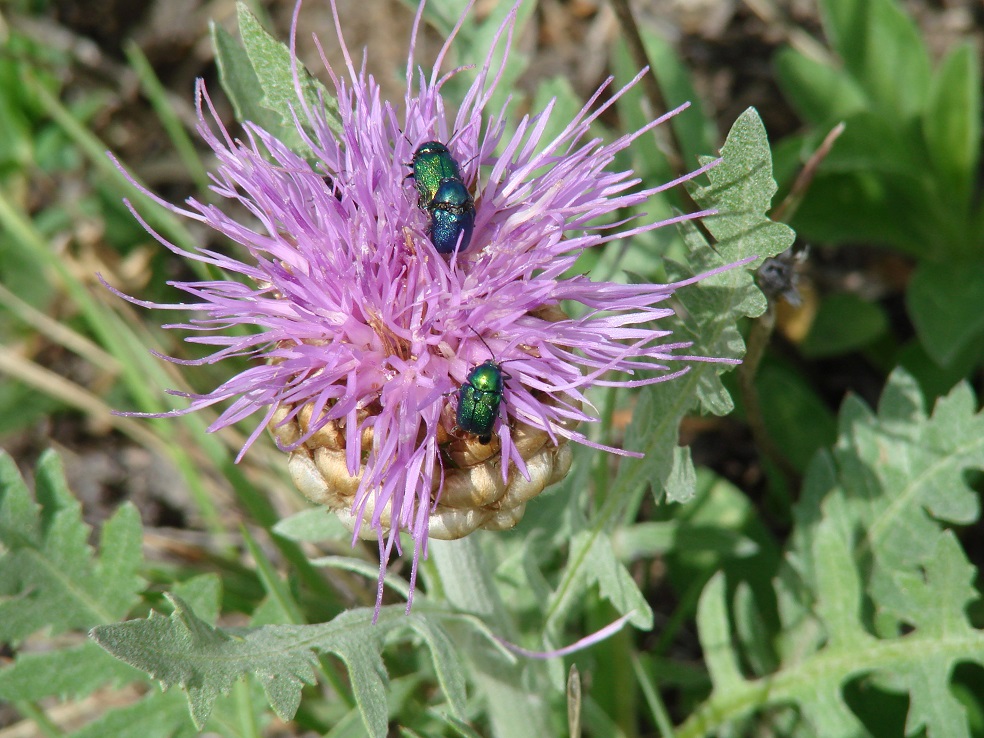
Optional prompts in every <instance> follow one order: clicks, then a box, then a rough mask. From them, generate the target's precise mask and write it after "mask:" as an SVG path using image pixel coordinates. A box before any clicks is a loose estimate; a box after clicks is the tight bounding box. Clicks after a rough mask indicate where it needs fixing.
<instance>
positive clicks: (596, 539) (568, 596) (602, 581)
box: [547, 530, 653, 633]
mask: <svg viewBox="0 0 984 738" xmlns="http://www.w3.org/2000/svg"><path fill="white" fill-rule="evenodd" d="M568 558H569V564H568V567H567V569H566V570H565V572H564V577H563V579H562V580H561V582H560V583H559V585H558V587H557V589H556V591H555V592H554V594H553V596H552V597H551V601H550V604H549V606H548V612H549V613H550V616H549V618H548V620H547V631H548V632H550V633H554V632H559V630H560V626H561V625H562V624H563V619H564V617H565V616H566V614H567V613H568V612H569V610H570V609H571V608H572V607H573V606H574V604H575V603H576V602H579V601H580V599H581V597H582V594H583V592H584V591H585V590H586V589H588V588H589V587H591V586H593V585H597V586H598V591H599V594H600V595H601V596H602V597H603V598H605V599H607V600H608V601H609V602H610V603H611V604H612V607H614V608H615V610H616V611H617V612H618V613H619V614H620V615H626V614H628V613H630V612H634V614H633V616H632V617H631V618H630V619H629V622H631V623H632V624H633V625H635V626H636V627H637V628H641V629H643V630H648V629H649V628H651V627H652V625H653V611H652V608H650V607H649V603H647V602H646V598H645V597H643V595H642V593H641V592H640V591H639V587H638V586H637V585H636V583H635V582H634V581H633V579H632V576H631V575H630V574H629V572H628V569H626V568H625V566H624V565H623V564H622V563H621V562H620V561H619V560H618V558H617V557H616V556H615V551H614V549H613V548H612V542H611V539H610V538H609V536H608V534H607V533H604V532H602V531H598V530H584V531H581V532H579V533H577V534H576V535H575V536H574V539H573V540H572V541H571V548H570V554H569V555H568Z"/></svg>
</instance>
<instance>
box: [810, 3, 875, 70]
mask: <svg viewBox="0 0 984 738" xmlns="http://www.w3.org/2000/svg"><path fill="white" fill-rule="evenodd" d="M867 5H868V0H820V17H821V18H822V20H823V28H824V30H825V31H826V32H827V37H828V38H829V39H830V43H831V44H832V45H833V47H834V49H836V50H837V53H838V54H840V57H841V59H843V60H844V66H845V67H847V69H848V70H849V71H850V72H851V73H852V74H853V75H854V76H855V77H860V76H861V70H862V64H863V61H864V56H865V51H866V49H865V45H864V41H865V38H864V37H865V32H866V29H867V27H868V20H867Z"/></svg>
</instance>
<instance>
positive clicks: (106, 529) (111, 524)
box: [0, 452, 143, 643]
mask: <svg viewBox="0 0 984 738" xmlns="http://www.w3.org/2000/svg"><path fill="white" fill-rule="evenodd" d="M35 495H36V497H37V499H38V502H39V503H40V504H36V503H35V502H34V501H33V500H32V499H31V493H30V492H29V490H28V488H27V486H26V485H25V483H24V480H23V479H22V478H21V476H20V473H19V472H18V470H17V466H16V464H15V463H14V461H13V459H11V457H10V456H9V455H7V454H6V453H2V452H0V544H2V545H3V548H4V549H5V550H4V551H3V553H2V554H0V641H9V642H14V643H16V642H18V641H20V640H22V639H23V638H25V637H27V636H29V635H30V634H32V633H34V632H36V631H38V630H40V629H42V628H49V629H51V631H52V632H54V633H61V632H64V631H67V630H73V629H83V628H90V627H92V626H93V625H96V624H99V623H107V622H115V621H116V620H119V619H120V618H122V617H123V616H124V615H126V613H127V611H128V610H129V609H130V608H131V607H132V606H133V605H134V604H136V602H137V593H138V592H139V591H140V589H141V588H142V585H143V582H142V580H141V579H140V577H139V576H137V570H138V569H139V567H140V564H141V561H142V555H141V550H140V546H141V540H142V534H141V528H140V516H139V514H138V513H137V510H136V508H135V507H133V506H132V505H130V504H124V505H121V506H120V507H119V509H118V510H117V511H116V513H114V515H113V516H112V517H111V518H110V519H109V520H108V521H107V522H106V523H105V524H104V525H103V528H102V532H101V535H100V545H99V549H98V551H97V552H94V551H93V549H92V547H90V546H89V544H88V539H89V532H90V529H89V526H88V525H86V524H85V523H84V522H83V521H82V514H81V506H80V505H79V503H78V501H77V500H76V499H75V498H74V497H73V496H72V493H71V492H70V491H69V489H68V486H67V484H66V482H65V477H64V472H63V469H62V465H61V460H60V459H59V458H58V456H57V455H56V454H55V453H53V452H47V453H45V454H44V455H43V456H42V457H41V459H40V460H39V461H38V465H37V471H36V483H35Z"/></svg>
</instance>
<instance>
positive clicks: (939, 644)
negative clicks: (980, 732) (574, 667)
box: [677, 371, 984, 738]
mask: <svg viewBox="0 0 984 738" xmlns="http://www.w3.org/2000/svg"><path fill="white" fill-rule="evenodd" d="M981 468H984V412H978V411H977V402H976V398H974V396H973V394H972V393H971V391H970V389H969V388H968V387H967V386H966V385H960V386H958V387H957V388H955V389H954V390H953V391H952V392H951V393H950V395H948V396H947V397H944V398H942V399H941V400H940V401H939V402H938V403H937V405H936V407H935V409H934V411H933V413H932V414H931V415H929V416H927V414H926V412H925V409H924V407H923V400H922V396H921V395H920V393H919V390H918V387H917V386H916V385H915V382H914V381H913V380H912V378H911V377H909V376H908V375H906V374H905V373H904V372H901V371H896V372H895V373H894V374H893V375H892V376H891V378H890V380H889V384H888V386H887V387H886V388H885V390H884V392H883V395H882V399H881V401H880V403H879V407H878V411H877V413H875V412H873V411H871V410H870V409H869V408H867V407H866V406H864V405H863V404H862V403H861V402H859V401H857V400H853V399H852V400H849V401H847V402H845V404H844V407H843V408H842V411H841V417H840V437H839V440H838V442H837V444H836V446H835V448H834V451H833V453H821V454H819V455H818V456H817V458H816V459H815V460H814V462H813V464H811V466H810V468H809V471H808V474H807V478H806V480H805V486H804V492H803V497H802V500H801V502H800V503H799V505H797V507H796V510H795V516H796V528H795V530H794V532H793V535H792V536H791V538H790V545H789V549H788V552H787V565H786V566H785V567H784V568H783V570H782V571H780V574H779V576H778V577H777V579H776V580H775V589H776V598H777V602H778V605H779V608H778V610H779V616H780V620H781V621H782V622H781V633H782V637H781V638H780V639H779V640H778V642H777V643H778V655H779V657H780V663H779V664H778V666H776V667H774V669H773V670H772V671H769V672H767V673H761V674H760V676H759V678H754V679H753V678H747V677H746V676H744V675H743V674H742V673H741V672H740V671H739V668H738V662H737V661H736V652H737V651H736V648H735V644H734V642H733V639H732V637H731V633H730V625H729V623H728V613H727V598H726V591H727V590H726V588H725V586H724V581H723V578H721V577H720V576H718V577H717V578H716V579H714V580H712V582H711V583H710V584H709V585H708V586H707V588H706V589H705V592H704V595H703V596H702V597H701V605H700V611H699V615H698V627H699V630H700V638H701V644H702V646H703V649H704V654H705V659H706V660H707V663H708V667H709V670H710V672H711V677H712V681H713V689H712V693H711V696H710V697H709V698H708V699H707V700H706V701H705V702H704V703H703V704H702V705H701V706H700V707H699V708H698V709H697V710H696V711H695V712H694V714H693V715H692V717H691V718H690V719H689V720H688V721H687V722H686V723H685V724H684V725H683V726H682V727H681V729H680V730H679V731H678V732H677V736H679V737H681V738H685V737H686V736H697V735H705V734H707V733H710V732H714V731H715V730H718V729H720V728H721V727H722V726H724V725H726V724H734V723H735V722H737V721H739V720H745V719H748V718H749V717H750V716H751V715H752V714H753V713H754V712H756V711H761V710H767V709H769V708H774V707H776V706H779V705H785V704H795V705H796V706H797V707H798V708H799V711H800V713H801V714H802V716H803V717H804V718H805V720H806V721H807V723H808V724H809V726H810V730H809V731H808V732H807V733H806V734H809V735H822V736H832V737H836V736H845V737H846V736H859V735H868V733H867V729H866V728H865V726H864V724H863V723H862V722H861V720H860V719H859V717H858V716H857V715H856V714H854V712H853V711H852V710H851V708H850V707H849V705H848V704H847V702H846V701H845V699H844V688H845V685H846V684H848V683H849V682H851V681H853V680H857V679H859V678H865V679H867V680H868V681H869V682H870V683H871V684H872V685H876V686H877V687H879V688H880V689H882V690H888V691H891V692H903V693H905V694H906V695H907V696H908V700H909V712H908V716H907V719H906V727H905V730H906V734H907V735H914V734H920V733H922V734H926V735H929V736H948V737H949V736H956V737H957V738H960V737H961V736H969V735H970V729H969V727H968V718H967V715H966V712H965V708H964V706H963V704H962V703H961V702H960V701H959V700H958V699H957V698H956V697H955V696H954V695H953V693H952V692H951V690H950V681H951V679H952V677H953V673H954V669H955V668H956V666H957V665H958V664H961V663H975V664H978V665H984V630H980V629H978V628H975V627H974V626H973V625H972V624H971V623H970V622H969V620H968V615H967V612H968V605H969V604H970V603H971V602H973V601H974V600H976V599H978V598H979V596H980V593H979V592H978V590H977V589H975V587H974V583H975V581H976V577H977V571H976V569H975V568H974V567H973V566H972V565H971V564H970V562H969V561H968V560H967V557H966V555H965V553H964V551H963V550H962V549H961V547H960V544H959V542H958V540H957V538H956V536H955V535H954V533H953V531H951V530H947V529H946V528H945V525H946V524H948V523H955V524H961V525H966V524H970V523H973V522H975V521H976V520H978V518H979V517H980V502H979V498H978V496H977V495H976V493H974V492H973V491H972V490H971V489H969V488H968V486H967V482H966V472H967V471H969V470H972V469H981ZM738 606H739V607H741V608H743V609H745V610H747V608H748V603H747V602H745V603H741V602H739V603H738ZM749 663H751V664H756V663H758V664H765V663H767V662H766V661H764V660H762V659H761V658H756V659H750V660H749Z"/></svg>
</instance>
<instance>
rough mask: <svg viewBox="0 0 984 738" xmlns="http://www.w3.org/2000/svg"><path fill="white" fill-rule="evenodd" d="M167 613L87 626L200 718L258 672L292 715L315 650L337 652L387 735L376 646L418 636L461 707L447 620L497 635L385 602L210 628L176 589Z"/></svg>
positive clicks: (371, 720)
mask: <svg viewBox="0 0 984 738" xmlns="http://www.w3.org/2000/svg"><path fill="white" fill-rule="evenodd" d="M168 600H169V601H170V602H171V604H172V605H173V606H174V612H173V613H172V614H171V615H170V617H165V616H163V615H160V614H159V613H157V612H152V613H151V615H150V617H149V618H146V619H144V620H131V621H129V622H125V623H120V624H118V625H106V626H100V627H97V628H94V629H93V631H92V633H91V636H92V638H93V639H94V640H95V641H96V642H97V643H98V644H99V645H100V646H102V647H103V648H104V649H106V650H107V651H109V652H110V653H111V654H113V655H114V656H116V657H117V658H119V659H121V660H122V661H125V662H126V663H128V664H131V665H132V666H135V667H137V668H138V669H141V670H142V671H145V672H147V673H149V674H150V675H151V676H152V677H153V678H154V679H156V680H157V681H159V682H160V683H161V686H162V687H163V688H164V689H168V688H170V687H172V686H179V687H181V688H182V689H184V690H186V691H187V693H188V702H189V705H190V708H191V714H192V719H193V720H194V722H195V725H196V726H197V727H199V728H201V727H202V726H204V724H205V722H206V721H207V720H208V717H209V715H210V714H211V712H212V708H213V706H214V704H215V700H216V699H217V698H218V696H219V695H220V694H227V693H228V692H229V690H230V689H231V688H232V685H233V683H234V682H235V681H236V680H238V679H240V678H241V677H243V676H245V675H247V674H255V675H256V676H257V678H258V679H259V681H260V683H261V684H262V685H263V689H264V691H265V692H266V695H267V699H268V701H269V702H270V705H271V706H272V707H273V709H274V711H275V712H276V713H277V715H278V716H280V717H281V718H282V719H284V720H289V719H291V718H292V717H293V716H294V713H295V712H296V710H297V707H298V705H299V703H300V698H301V689H302V687H303V686H304V685H305V684H313V683H314V682H315V671H314V669H315V667H316V666H317V654H318V653H334V654H335V655H337V656H338V657H339V658H340V659H341V660H342V661H343V662H344V663H345V665H346V668H347V669H348V671H349V674H350V677H351V684H352V687H353V690H354V693H355V699H356V703H357V705H358V707H359V710H360V712H361V714H362V719H363V722H364V723H365V729H366V730H367V731H368V732H369V734H370V735H374V736H385V735H386V731H387V725H388V719H389V717H388V716H389V711H388V706H387V701H386V694H387V686H386V685H387V676H386V669H385V667H384V666H383V662H382V659H381V657H380V652H381V650H382V648H383V646H384V645H386V644H387V643H390V642H392V641H393V640H394V639H404V638H406V637H407V636H413V637H419V638H420V639H422V640H423V641H424V642H425V643H426V644H427V646H428V649H429V650H430V651H431V654H432V657H433V663H434V668H435V670H436V673H437V677H438V682H439V683H440V685H441V688H442V690H443V692H444V694H445V695H446V696H447V698H448V702H449V704H450V706H451V709H452V710H453V711H454V713H455V714H456V715H459V716H460V715H463V714H464V701H465V687H464V684H465V680H464V674H463V672H462V671H461V663H460V660H459V659H458V658H457V655H456V650H455V648H454V646H453V645H452V641H451V637H450V635H449V634H448V632H447V630H446V627H445V626H446V625H454V626H455V627H457V628H460V627H464V628H466V629H467V630H469V631H471V632H472V633H474V634H476V635H479V636H481V637H482V638H484V639H485V640H487V641H489V642H491V643H493V645H494V646H495V648H496V649H498V648H499V646H498V645H497V644H495V641H494V639H493V638H492V636H491V634H489V632H488V631H487V629H485V627H484V626H483V625H481V624H480V622H479V621H477V620H476V619H474V618H470V617H467V616H451V615H447V614H442V613H431V614H424V613H421V612H420V610H421V608H420V607H418V609H417V611H415V612H414V613H413V614H412V615H405V613H404V608H402V607H389V608H383V610H382V611H381V612H380V615H379V618H378V621H377V623H376V624H375V625H373V623H372V611H371V610H364V609H359V610H349V611H347V612H344V613H342V614H341V615H339V616H338V617H336V618H335V619H334V620H332V621H331V622H329V623H323V624H320V625H263V626H259V627H254V628H213V627H211V626H210V625H208V624H207V623H205V622H204V621H203V620H201V619H200V618H198V617H197V616H196V615H195V613H194V612H193V611H192V610H191V609H190V608H189V607H188V606H187V605H186V604H185V603H184V601H182V600H181V598H180V597H177V596H175V595H168Z"/></svg>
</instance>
